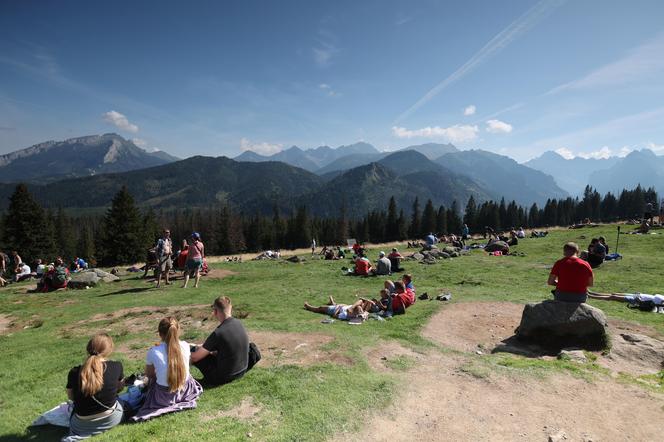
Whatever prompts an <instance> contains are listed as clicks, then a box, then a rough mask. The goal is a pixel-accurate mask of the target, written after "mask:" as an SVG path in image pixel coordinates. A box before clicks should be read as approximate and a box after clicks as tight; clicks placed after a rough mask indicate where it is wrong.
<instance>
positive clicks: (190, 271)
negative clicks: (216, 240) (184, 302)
mask: <svg viewBox="0 0 664 442" xmlns="http://www.w3.org/2000/svg"><path fill="white" fill-rule="evenodd" d="M188 250H189V252H188V253H187V264H186V267H187V271H186V273H185V274H184V285H183V286H182V288H184V289H186V288H187V284H188V283H189V278H194V288H198V282H199V281H200V279H201V270H202V269H203V259H204V258H205V246H204V245H203V243H202V242H201V235H200V234H199V233H198V232H194V233H192V234H191V241H190V242H189V249H188Z"/></svg>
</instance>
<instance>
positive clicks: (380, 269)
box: [374, 252, 392, 275]
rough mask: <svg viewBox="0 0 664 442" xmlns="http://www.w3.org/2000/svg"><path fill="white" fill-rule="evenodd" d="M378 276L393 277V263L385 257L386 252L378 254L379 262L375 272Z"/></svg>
mask: <svg viewBox="0 0 664 442" xmlns="http://www.w3.org/2000/svg"><path fill="white" fill-rule="evenodd" d="M374 274H376V275H391V274H392V263H391V262H390V260H389V259H387V258H386V257H385V252H380V253H379V254H378V260H377V261H376V269H375V270H374Z"/></svg>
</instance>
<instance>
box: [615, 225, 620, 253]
mask: <svg viewBox="0 0 664 442" xmlns="http://www.w3.org/2000/svg"><path fill="white" fill-rule="evenodd" d="M619 241H620V226H618V235H617V236H616V253H618V242H619Z"/></svg>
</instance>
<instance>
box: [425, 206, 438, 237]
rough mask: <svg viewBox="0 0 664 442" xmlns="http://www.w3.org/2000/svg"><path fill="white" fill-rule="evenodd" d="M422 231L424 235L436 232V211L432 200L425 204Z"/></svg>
mask: <svg viewBox="0 0 664 442" xmlns="http://www.w3.org/2000/svg"><path fill="white" fill-rule="evenodd" d="M421 232H422V234H423V235H428V234H429V233H435V232H436V211H435V209H434V208H433V202H432V201H431V200H427V203H426V205H425V206H424V212H423V213H422V229H421Z"/></svg>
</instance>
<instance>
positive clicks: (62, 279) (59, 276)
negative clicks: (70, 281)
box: [53, 266, 67, 285]
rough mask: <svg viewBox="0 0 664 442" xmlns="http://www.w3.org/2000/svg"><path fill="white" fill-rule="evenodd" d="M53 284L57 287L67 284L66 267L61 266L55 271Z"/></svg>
mask: <svg viewBox="0 0 664 442" xmlns="http://www.w3.org/2000/svg"><path fill="white" fill-rule="evenodd" d="M53 282H55V283H56V284H57V285H63V284H65V283H66V282H67V268H66V267H65V266H59V267H56V268H55V269H54V270H53Z"/></svg>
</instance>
